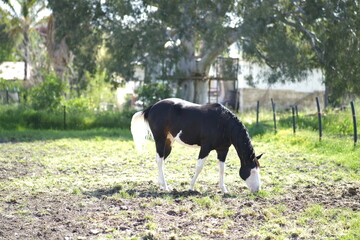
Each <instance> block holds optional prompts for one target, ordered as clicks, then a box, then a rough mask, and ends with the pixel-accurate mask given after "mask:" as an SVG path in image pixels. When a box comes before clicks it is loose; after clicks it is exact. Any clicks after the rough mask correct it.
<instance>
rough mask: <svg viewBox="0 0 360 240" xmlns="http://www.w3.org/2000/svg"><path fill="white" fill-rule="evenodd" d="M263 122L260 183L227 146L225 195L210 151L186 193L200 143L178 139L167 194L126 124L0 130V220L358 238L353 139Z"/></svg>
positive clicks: (118, 233) (197, 233)
mask: <svg viewBox="0 0 360 240" xmlns="http://www.w3.org/2000/svg"><path fill="white" fill-rule="evenodd" d="M244 123H245V124H247V126H250V128H251V127H253V126H252V125H251V123H250V122H248V123H246V121H244ZM262 124H264V125H263V126H265V127H264V129H265V131H263V132H262V133H261V134H255V135H254V137H253V144H254V147H255V150H256V153H257V154H260V153H264V154H265V155H264V156H263V158H262V159H261V160H260V161H261V162H260V163H261V166H262V170H261V177H262V183H263V188H262V190H261V191H260V192H258V193H255V194H250V193H249V191H248V189H247V188H246V185H245V182H244V181H242V180H241V179H240V178H239V175H238V171H239V166H240V163H239V159H238V157H237V155H236V151H235V150H234V149H233V148H231V149H230V151H229V154H228V157H227V161H226V162H227V166H226V178H225V179H226V184H227V186H228V189H229V191H230V193H229V194H225V195H223V194H221V193H220V192H219V188H218V163H217V159H216V154H215V153H214V152H212V153H211V154H210V156H209V158H208V160H207V162H206V165H205V167H204V169H203V171H202V173H201V174H200V176H199V179H198V182H197V184H196V185H195V189H196V190H197V191H196V192H190V191H188V188H189V183H190V179H191V177H192V175H193V173H194V170H195V165H196V156H197V155H198V149H196V148H195V149H193V148H187V147H183V146H181V145H178V144H176V145H175V146H174V148H173V152H172V153H171V155H170V157H169V159H168V161H167V162H166V165H165V168H166V179H167V181H168V184H169V186H170V187H171V188H172V189H173V190H172V191H171V192H169V193H167V192H162V191H161V190H159V188H158V186H157V168H156V164H155V161H154V155H155V153H154V143H153V142H151V141H149V143H148V144H147V146H146V149H145V152H144V153H143V154H139V153H136V152H135V151H134V146H133V142H132V140H131V135H130V133H129V131H128V130H121V129H94V130H89V131H56V130H48V131H39V130H21V131H11V130H1V132H0V134H1V137H0V142H2V143H1V144H0V151H1V156H0V169H1V171H0V174H1V176H0V177H1V181H0V189H1V192H0V221H2V222H3V223H4V226H9V228H10V227H12V228H16V229H20V226H23V230H21V231H20V230H19V234H20V235H19V238H21V237H24V236H28V235H26V234H32V228H36V229H38V231H40V233H41V234H50V235H47V236H48V237H50V238H51V237H55V235H51V233H48V232H46V231H47V230H46V229H41V227H40V226H46V224H44V221H45V223H47V224H52V223H56V225H53V228H54V229H56V231H64V230H62V229H63V227H64V226H67V229H69V231H70V230H71V231H74V232H72V233H71V232H70V233H68V232H66V231H64V232H62V234H63V235H62V236H71V237H72V238H74V239H76V238H78V239H81V238H93V239H112V238H113V239H164V238H165V239H166V238H169V236H171V238H172V239H208V238H210V237H212V238H217V239H231V238H233V239H234V238H236V237H238V236H242V238H244V239H251V238H253V239H357V238H359V236H360V228H359V224H360V215H359V204H357V203H356V202H357V201H358V200H359V194H360V193H359V191H360V188H359V187H360V174H359V170H360V148H359V147H353V145H352V139H351V138H349V137H342V138H335V137H333V136H332V135H330V136H326V135H325V136H324V138H323V139H322V141H321V142H319V139H318V135H317V132H315V131H310V130H307V129H301V130H299V131H298V133H297V134H296V135H293V133H292V130H291V129H289V128H285V127H281V128H280V129H279V131H278V133H277V134H276V135H275V134H274V133H273V132H272V131H271V129H270V131H268V129H267V128H266V123H262ZM353 188H357V194H355V195H351V194H349V193H351V189H353ZM1 216H8V218H1ZM9 216H15V217H16V219H19V220H18V221H16V222H14V221H10V220H11V219H12V218H10V217H9ZM6 219H10V220H6ZM56 221H58V222H56ZM89 229H94V230H93V231H92V233H91V231H89ZM75 230H76V231H75ZM0 231H4V230H1V229H0ZM25 231H28V232H27V233H26V234H25ZM9 232H10V230H9ZM22 232H24V235H21V233H22ZM64 234H65V235H64ZM66 234H68V235H66ZM69 234H70V235H69ZM5 236H6V235H5ZM31 236H33V235H31ZM33 238H36V237H33Z"/></svg>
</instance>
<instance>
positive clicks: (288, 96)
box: [239, 88, 324, 112]
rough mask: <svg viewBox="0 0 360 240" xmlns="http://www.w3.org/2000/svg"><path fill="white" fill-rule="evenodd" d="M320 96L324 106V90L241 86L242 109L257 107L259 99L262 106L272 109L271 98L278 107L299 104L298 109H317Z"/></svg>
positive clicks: (240, 99)
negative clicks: (305, 90)
mask: <svg viewBox="0 0 360 240" xmlns="http://www.w3.org/2000/svg"><path fill="white" fill-rule="evenodd" d="M316 97H319V100H320V104H321V106H324V91H313V92H300V91H295V90H283V89H258V88H240V89H239V103H240V111H242V112H243V111H247V110H253V109H256V105H257V101H259V103H260V107H262V108H267V109H271V98H272V99H273V100H274V102H275V104H276V109H280V110H281V109H289V108H291V106H294V105H297V106H298V109H299V110H301V109H314V110H316V101H315V98H316Z"/></svg>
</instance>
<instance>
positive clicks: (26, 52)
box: [24, 26, 29, 81]
mask: <svg viewBox="0 0 360 240" xmlns="http://www.w3.org/2000/svg"><path fill="white" fill-rule="evenodd" d="M28 48H29V29H28V27H27V26H26V27H25V29H24V81H26V80H27V75H28V73H27V72H28V55H29V49H28Z"/></svg>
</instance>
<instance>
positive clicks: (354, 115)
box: [350, 101, 357, 146]
mask: <svg viewBox="0 0 360 240" xmlns="http://www.w3.org/2000/svg"><path fill="white" fill-rule="evenodd" d="M350 105H351V111H352V116H353V124H354V146H356V144H357V126H356V114H355V107H354V102H353V101H351V102H350Z"/></svg>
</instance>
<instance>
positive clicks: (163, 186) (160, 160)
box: [156, 153, 169, 191]
mask: <svg viewBox="0 0 360 240" xmlns="http://www.w3.org/2000/svg"><path fill="white" fill-rule="evenodd" d="M156 163H157V166H158V171H159V184H160V188H161V189H162V190H164V191H169V188H168V186H167V184H166V180H165V173H164V158H163V157H160V156H159V154H158V153H156Z"/></svg>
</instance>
